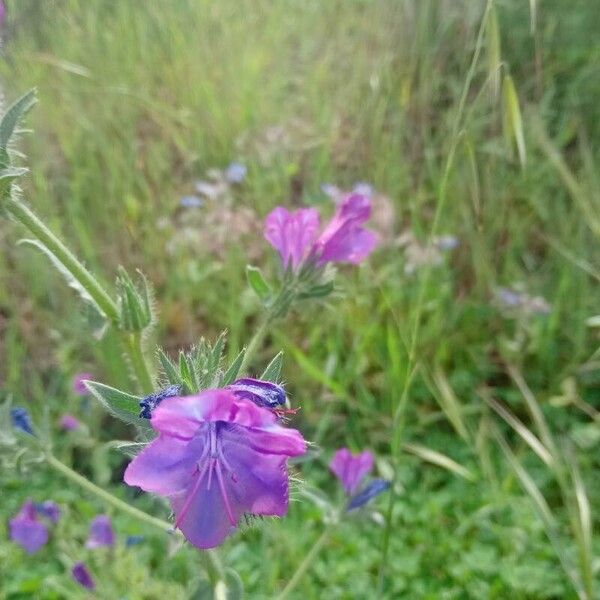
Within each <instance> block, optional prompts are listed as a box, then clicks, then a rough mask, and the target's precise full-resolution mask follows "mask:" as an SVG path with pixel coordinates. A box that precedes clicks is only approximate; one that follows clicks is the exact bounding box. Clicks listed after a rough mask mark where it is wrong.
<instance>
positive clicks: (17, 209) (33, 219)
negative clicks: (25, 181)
mask: <svg viewBox="0 0 600 600" xmlns="http://www.w3.org/2000/svg"><path fill="white" fill-rule="evenodd" d="M6 209H7V210H8V212H9V213H10V215H11V216H12V217H13V218H14V219H15V220H17V221H18V222H19V223H21V225H23V226H24V227H25V228H26V229H27V230H28V231H29V232H30V233H31V234H32V235H33V236H34V237H35V238H36V239H37V240H39V241H40V242H42V243H43V244H44V245H45V246H46V247H47V248H48V249H49V250H50V251H51V252H52V253H53V254H54V255H55V256H56V257H57V258H58V260H60V262H61V263H62V264H63V265H64V267H65V268H66V269H67V271H69V273H70V274H71V275H72V276H73V278H74V279H75V280H76V281H77V282H78V283H79V285H81V287H82V288H83V289H84V290H85V291H86V292H87V293H88V294H89V295H90V296H91V298H92V299H93V300H94V302H95V303H96V304H97V305H98V307H99V308H100V309H101V310H102V312H104V314H105V315H106V318H107V319H108V320H109V321H111V322H113V323H116V322H117V321H118V319H119V309H118V307H117V305H116V304H115V302H114V301H113V299H112V298H111V297H110V296H109V295H108V293H107V292H106V290H105V289H104V288H103V287H102V286H101V285H100V284H99V283H98V281H97V280H96V278H95V277H94V276H93V275H92V274H91V273H90V272H89V271H88V270H87V269H86V268H85V267H84V266H83V265H82V264H81V263H80V262H79V260H77V258H76V257H75V255H74V254H73V253H72V252H71V251H70V250H69V249H68V248H67V247H66V246H65V245H64V244H63V243H62V241H61V240H60V239H58V237H56V236H55V235H54V234H53V233H52V232H51V231H50V229H48V227H46V225H45V224H44V223H43V222H42V221H41V219H40V218H39V217H38V216H37V215H36V214H35V213H34V212H33V211H32V210H31V209H30V208H29V207H28V206H27V205H25V204H24V203H22V202H19V201H17V200H10V201H9V202H7V204H6Z"/></svg>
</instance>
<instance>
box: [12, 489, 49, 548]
mask: <svg viewBox="0 0 600 600" xmlns="http://www.w3.org/2000/svg"><path fill="white" fill-rule="evenodd" d="M9 529H10V539H11V540H12V541H13V542H16V543H17V544H19V545H20V546H22V547H23V548H24V549H25V551H26V552H27V553H28V554H34V553H35V552H37V551H38V550H39V549H40V548H41V547H42V546H43V545H44V544H45V543H46V542H47V541H48V530H47V529H46V526H45V525H44V524H43V523H42V522H41V521H38V518H37V515H36V512H35V506H34V504H33V502H32V501H31V500H26V501H25V503H24V504H23V506H22V507H21V510H20V511H19V512H18V514H17V515H16V516H15V517H14V518H12V519H11V520H10V521H9Z"/></svg>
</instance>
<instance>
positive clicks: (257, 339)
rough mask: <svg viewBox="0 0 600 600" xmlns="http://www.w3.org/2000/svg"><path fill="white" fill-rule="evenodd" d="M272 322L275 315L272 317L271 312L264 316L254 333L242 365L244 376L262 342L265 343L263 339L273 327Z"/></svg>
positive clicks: (241, 370)
mask: <svg viewBox="0 0 600 600" xmlns="http://www.w3.org/2000/svg"><path fill="white" fill-rule="evenodd" d="M272 322H273V315H272V313H271V311H269V312H267V314H266V315H265V316H264V318H263V320H262V322H261V324H260V325H259V326H258V329H257V330H256V331H255V332H254V335H253V336H252V338H251V340H250V343H249V344H248V346H247V347H246V352H245V354H244V359H243V360H242V364H241V365H240V370H239V372H240V373H241V374H242V375H243V374H244V372H245V371H246V369H247V368H248V365H249V364H250V362H251V360H252V359H253V358H254V354H255V353H256V351H257V349H258V347H259V346H260V344H261V342H262V341H263V338H264V337H265V335H266V333H267V331H268V329H269V326H270V325H271V323H272Z"/></svg>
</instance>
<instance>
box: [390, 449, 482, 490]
mask: <svg viewBox="0 0 600 600" xmlns="http://www.w3.org/2000/svg"><path fill="white" fill-rule="evenodd" d="M402 448H403V449H404V450H406V452H410V453H411V454H414V455H415V456H418V457H419V458H420V459H422V460H425V461H427V462H430V463H431V464H433V465H437V466H438V467H442V468H443V469H446V470H447V471H451V472H452V473H455V474H456V475H459V476H460V477H462V478H464V479H467V480H468V481H475V479H476V477H475V475H473V473H471V471H469V469H467V468H466V467H463V466H462V465H461V464H459V463H457V462H456V461H455V460H452V459H451V458H450V457H449V456H446V455H445V454H442V453H441V452H437V451H436V450H432V449H431V448H426V447H425V446H421V445H420V444H402Z"/></svg>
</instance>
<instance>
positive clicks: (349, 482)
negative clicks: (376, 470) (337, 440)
mask: <svg viewBox="0 0 600 600" xmlns="http://www.w3.org/2000/svg"><path fill="white" fill-rule="evenodd" d="M329 468H330V469H331V471H332V472H333V474H334V475H335V476H336V477H337V478H338V479H339V480H340V481H341V482H342V486H343V487H344V491H345V492H346V494H348V495H349V496H351V495H352V494H354V492H356V490H357V489H358V487H359V486H360V484H361V482H362V480H363V479H364V478H365V476H366V475H367V474H368V473H369V472H370V471H371V469H372V468H373V455H372V454H371V452H369V451H368V450H365V451H364V452H359V453H358V454H356V455H354V454H352V452H350V450H348V448H341V449H340V450H338V451H337V452H336V453H335V454H334V455H333V458H332V459H331V462H330V463H329Z"/></svg>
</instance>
